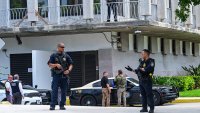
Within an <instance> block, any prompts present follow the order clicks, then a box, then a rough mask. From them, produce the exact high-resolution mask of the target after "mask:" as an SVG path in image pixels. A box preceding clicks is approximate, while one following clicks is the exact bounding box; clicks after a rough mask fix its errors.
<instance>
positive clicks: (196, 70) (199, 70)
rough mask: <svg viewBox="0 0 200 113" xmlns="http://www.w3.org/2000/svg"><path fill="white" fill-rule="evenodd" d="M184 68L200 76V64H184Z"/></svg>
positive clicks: (191, 73)
mask: <svg viewBox="0 0 200 113" xmlns="http://www.w3.org/2000/svg"><path fill="white" fill-rule="evenodd" d="M182 68H183V70H185V71H186V72H188V73H189V74H190V75H193V76H200V64H199V65H198V66H196V67H195V66H192V65H189V67H185V66H182Z"/></svg>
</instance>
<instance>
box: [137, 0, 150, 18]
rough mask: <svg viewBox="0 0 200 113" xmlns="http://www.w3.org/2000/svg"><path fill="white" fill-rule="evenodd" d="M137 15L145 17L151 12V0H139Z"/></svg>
mask: <svg viewBox="0 0 200 113" xmlns="http://www.w3.org/2000/svg"><path fill="white" fill-rule="evenodd" d="M139 15H140V16H142V17H143V18H141V19H145V18H146V17H147V16H150V15H152V14H151V0H139Z"/></svg>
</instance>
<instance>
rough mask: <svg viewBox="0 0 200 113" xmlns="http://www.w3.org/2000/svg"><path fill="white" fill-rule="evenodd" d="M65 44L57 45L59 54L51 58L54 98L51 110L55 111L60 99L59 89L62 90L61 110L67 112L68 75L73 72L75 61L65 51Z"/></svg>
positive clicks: (52, 97) (52, 98)
mask: <svg viewBox="0 0 200 113" xmlns="http://www.w3.org/2000/svg"><path fill="white" fill-rule="evenodd" d="M64 48H65V45H64V43H59V44H58V45H57V52H56V53H54V54H52V55H51V56H50V60H49V66H50V67H51V71H52V76H53V80H52V96H51V104H50V110H55V105H56V104H57V99H58V88H59V87H60V89H61V101H60V103H59V105H60V110H65V107H64V106H65V102H66V92H67V87H68V82H69V81H68V79H69V78H68V75H69V74H70V72H71V71H72V68H73V61H72V59H71V57H70V56H69V55H68V54H67V53H66V52H65V51H64Z"/></svg>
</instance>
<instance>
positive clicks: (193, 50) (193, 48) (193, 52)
mask: <svg viewBox="0 0 200 113" xmlns="http://www.w3.org/2000/svg"><path fill="white" fill-rule="evenodd" d="M192 55H193V56H195V43H192Z"/></svg>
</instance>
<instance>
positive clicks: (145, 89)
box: [125, 49, 155, 113]
mask: <svg viewBox="0 0 200 113" xmlns="http://www.w3.org/2000/svg"><path fill="white" fill-rule="evenodd" d="M149 56H150V52H149V50H147V49H144V50H143V51H142V53H141V57H142V58H141V59H140V60H139V62H140V64H139V66H138V68H137V69H135V70H133V69H132V68H131V67H130V66H127V67H125V68H126V69H127V70H129V71H133V72H135V73H136V74H137V75H138V79H139V86H140V91H141V95H142V107H143V108H142V110H141V111H140V112H148V109H147V104H148V105H149V107H150V110H149V113H154V100H153V92H152V76H153V73H154V67H155V61H154V59H152V58H150V57H149Z"/></svg>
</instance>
